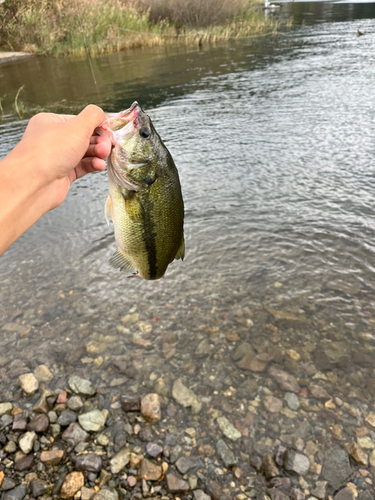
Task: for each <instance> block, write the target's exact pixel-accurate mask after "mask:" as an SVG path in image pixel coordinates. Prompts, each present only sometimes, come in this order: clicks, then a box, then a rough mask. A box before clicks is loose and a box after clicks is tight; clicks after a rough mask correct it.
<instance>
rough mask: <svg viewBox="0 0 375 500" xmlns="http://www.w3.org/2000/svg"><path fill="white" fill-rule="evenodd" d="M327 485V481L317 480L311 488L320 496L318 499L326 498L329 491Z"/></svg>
mask: <svg viewBox="0 0 375 500" xmlns="http://www.w3.org/2000/svg"><path fill="white" fill-rule="evenodd" d="M327 487H328V482H327V481H317V482H316V483H315V485H314V488H313V489H312V490H311V494H312V495H314V497H316V498H318V500H324V499H325V497H326V493H327Z"/></svg>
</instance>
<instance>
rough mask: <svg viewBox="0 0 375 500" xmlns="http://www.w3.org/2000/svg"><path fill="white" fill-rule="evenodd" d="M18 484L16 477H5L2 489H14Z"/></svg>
mask: <svg viewBox="0 0 375 500" xmlns="http://www.w3.org/2000/svg"><path fill="white" fill-rule="evenodd" d="M16 486H17V483H16V481H15V480H14V479H10V477H5V478H4V481H3V484H2V485H1V489H2V491H8V490H12V489H13V488H15V487H16Z"/></svg>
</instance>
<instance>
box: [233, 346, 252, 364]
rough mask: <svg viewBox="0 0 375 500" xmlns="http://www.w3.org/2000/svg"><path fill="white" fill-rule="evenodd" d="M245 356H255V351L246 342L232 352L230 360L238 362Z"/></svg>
mask: <svg viewBox="0 0 375 500" xmlns="http://www.w3.org/2000/svg"><path fill="white" fill-rule="evenodd" d="M245 356H255V351H254V349H253V347H252V345H251V344H249V343H248V342H242V343H241V344H240V345H239V346H237V347H236V349H235V350H234V351H233V354H232V359H233V360H234V361H239V360H240V359H242V358H244V357H245Z"/></svg>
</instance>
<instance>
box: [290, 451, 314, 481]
mask: <svg viewBox="0 0 375 500" xmlns="http://www.w3.org/2000/svg"><path fill="white" fill-rule="evenodd" d="M284 468H285V469H286V470H289V471H292V472H295V473H296V474H299V475H300V476H306V474H307V473H308V472H309V470H310V460H309V459H308V458H307V457H306V455H302V453H298V452H296V451H294V450H288V451H287V452H286V453H285V458H284Z"/></svg>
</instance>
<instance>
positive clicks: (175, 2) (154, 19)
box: [0, 0, 275, 55]
mask: <svg viewBox="0 0 375 500" xmlns="http://www.w3.org/2000/svg"><path fill="white" fill-rule="evenodd" d="M248 1H249V0H5V2H3V3H2V4H0V48H1V49H5V50H12V51H19V50H21V51H28V52H33V53H42V54H52V55H82V54H85V53H91V54H100V53H104V52H115V51H120V50H123V49H126V48H134V47H145V46H153V45H161V44H164V43H173V44H176V43H192V42H196V43H202V42H203V41H205V40H209V41H214V40H217V39H222V38H229V37H237V36H246V35H248V34H249V33H256V32H261V31H263V30H265V29H269V28H270V27H271V26H272V27H274V26H275V22H274V21H272V20H271V21H270V20H267V19H265V18H264V15H263V12H262V11H261V10H260V9H259V8H257V7H256V6H255V4H254V3H248Z"/></svg>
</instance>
